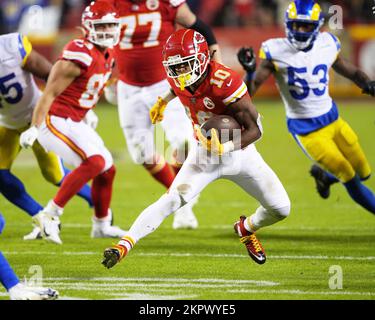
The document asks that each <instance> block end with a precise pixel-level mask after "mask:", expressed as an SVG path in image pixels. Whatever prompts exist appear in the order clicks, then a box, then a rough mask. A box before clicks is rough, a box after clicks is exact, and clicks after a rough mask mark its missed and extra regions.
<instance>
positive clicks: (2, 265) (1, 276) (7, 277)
mask: <svg viewBox="0 0 375 320" xmlns="http://www.w3.org/2000/svg"><path fill="white" fill-rule="evenodd" d="M4 224H5V220H4V218H3V216H2V215H1V213H0V234H1V232H2V231H3V229H4ZM0 282H1V284H2V285H3V286H4V288H5V289H6V290H7V291H8V293H9V296H10V299H11V300H54V299H57V298H58V296H59V293H58V292H57V291H56V290H53V289H51V288H40V287H31V286H27V285H25V284H22V283H20V280H19V279H18V277H17V275H16V274H15V272H14V271H13V269H12V267H11V266H10V264H9V263H8V261H7V260H6V259H5V257H4V256H3V254H2V253H1V251H0Z"/></svg>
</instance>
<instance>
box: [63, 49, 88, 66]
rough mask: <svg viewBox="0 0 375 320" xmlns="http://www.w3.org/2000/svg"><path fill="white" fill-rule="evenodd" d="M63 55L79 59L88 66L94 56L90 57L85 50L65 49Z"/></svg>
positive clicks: (71, 58) (65, 57)
mask: <svg viewBox="0 0 375 320" xmlns="http://www.w3.org/2000/svg"><path fill="white" fill-rule="evenodd" d="M62 57H63V58H64V59H67V60H77V61H79V62H81V63H83V64H84V65H85V66H88V67H89V66H90V65H91V63H92V57H90V56H89V55H88V54H87V53H84V52H76V51H69V50H64V52H63V55H62Z"/></svg>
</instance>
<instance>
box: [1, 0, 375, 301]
mask: <svg viewBox="0 0 375 320" xmlns="http://www.w3.org/2000/svg"><path fill="white" fill-rule="evenodd" d="M287 2H288V1H286V0H282V1H281V0H280V1H272V0H271V1H261V0H259V1H255V0H206V1H194V0H193V1H190V0H189V1H188V3H189V5H190V6H191V8H192V9H193V10H194V12H196V13H197V14H198V15H199V17H200V18H201V19H203V20H205V21H206V22H207V23H209V24H210V25H212V26H213V27H214V29H215V33H216V35H217V38H218V41H219V43H220V45H221V48H222V51H223V58H224V62H225V63H226V64H228V65H229V66H231V67H233V68H235V69H236V70H238V71H239V72H242V70H241V68H240V65H239V64H238V63H237V58H236V52H237V50H238V49H239V48H240V47H241V46H244V45H246V46H250V45H252V46H253V47H254V48H255V50H256V51H257V50H258V48H259V44H260V43H261V41H263V40H266V39H268V38H270V37H274V36H283V35H284V27H283V11H284V9H285V6H286V4H287ZM319 2H320V3H321V4H322V5H323V7H324V11H326V12H327V11H328V9H329V8H330V6H331V5H340V6H342V8H343V13H344V16H343V23H344V28H343V29H338V30H331V32H333V33H335V34H337V35H338V36H339V38H340V39H341V41H342V48H343V55H344V56H345V57H347V58H349V59H350V60H351V61H353V62H354V63H356V64H358V65H359V66H360V67H361V68H363V69H364V70H366V72H367V73H368V74H369V75H370V77H371V78H372V79H374V78H375V59H374V57H375V26H374V18H375V16H374V15H373V14H372V9H371V8H372V7H373V6H374V5H375V3H373V1H366V0H356V1H354V0H351V1H349V0H347V1H332V3H329V2H327V1H319ZM86 4H87V2H86V3H85V2H84V1H79V0H68V1H61V0H54V1H46V0H23V1H20V0H1V1H0V20H1V22H0V28H1V30H0V33H7V32H12V31H18V30H19V31H21V32H22V33H24V34H27V35H28V36H29V38H30V40H31V42H32V44H33V46H34V48H36V49H37V50H39V51H40V52H42V53H43V54H44V55H45V56H47V57H48V58H49V59H51V61H53V60H54V59H55V58H56V56H57V55H58V54H59V53H60V50H61V48H62V46H63V45H64V44H66V43H67V41H69V40H70V39H71V38H73V37H74V36H76V35H77V34H78V31H77V29H76V28H75V27H76V26H78V25H79V24H80V14H81V12H82V9H83V8H84V6H85V5H86ZM331 93H332V95H333V97H334V98H340V99H338V105H339V108H340V112H341V114H342V116H343V118H344V119H346V120H347V121H348V122H349V123H350V124H351V126H352V127H353V129H354V130H355V131H356V132H357V134H358V135H359V137H360V140H361V143H362V146H363V148H364V150H365V152H366V154H367V156H368V158H369V162H370V165H371V166H372V167H373V168H374V167H375V148H374V141H373V139H374V136H375V126H374V123H375V122H374V119H375V111H374V100H373V98H369V97H367V96H365V95H361V93H360V90H359V89H356V88H355V87H354V86H353V85H352V84H350V82H348V81H345V80H343V78H342V77H339V76H337V77H336V76H333V78H332V81H331ZM260 95H262V99H260ZM254 101H255V103H256V106H257V108H258V110H260V112H261V113H262V115H263V116H264V121H263V125H264V128H265V135H264V137H263V139H262V140H261V141H260V142H259V144H257V148H258V149H259V150H260V152H261V153H262V156H263V157H264V158H265V159H266V161H267V162H268V163H269V164H270V166H271V167H272V168H273V169H274V170H275V172H276V173H277V174H278V175H279V177H280V179H281V181H282V182H283V184H284V185H285V187H286V189H287V191H288V193H289V195H290V197H291V200H292V203H293V206H292V213H291V215H290V217H288V219H286V220H285V221H282V222H281V223H279V224H277V225H275V226H271V227H269V228H265V229H264V230H261V231H260V233H259V236H260V239H261V241H262V243H263V245H264V246H265V248H266V251H267V255H268V259H269V260H268V262H267V263H266V264H265V265H263V266H258V265H256V264H254V263H253V262H252V261H250V259H249V258H248V256H247V254H246V252H245V250H244V248H243V247H242V244H240V243H239V242H238V239H237V238H235V236H234V234H233V228H232V224H233V222H234V221H235V220H236V219H238V216H239V215H240V214H243V213H246V214H249V210H253V209H254V208H256V205H257V204H256V202H255V201H254V200H253V199H252V198H249V197H248V196H247V195H246V194H245V193H244V192H243V191H241V190H240V189H239V188H238V187H236V186H234V185H233V184H231V183H229V182H226V181H217V182H215V183H213V184H212V185H210V186H209V187H208V188H207V189H206V190H205V191H204V192H203V193H202V195H201V198H200V201H199V203H198V205H197V206H196V208H195V212H196V214H197V217H198V219H199V223H200V227H199V228H198V229H197V230H193V231H191V230H187V231H185V230H179V231H178V232H176V231H175V230H173V229H172V228H171V217H170V218H168V219H169V220H168V221H166V222H164V223H163V224H162V226H161V227H160V230H158V231H157V232H154V233H153V234H152V235H150V236H149V237H147V238H145V239H143V240H142V241H141V242H140V243H139V244H138V245H137V247H136V248H135V249H134V250H132V252H131V253H130V255H129V257H128V258H127V259H126V261H124V262H122V263H121V264H120V265H119V266H116V268H114V269H111V270H110V271H108V270H106V269H104V268H103V267H102V266H101V265H100V259H101V254H102V251H103V249H104V248H105V247H106V246H108V245H110V244H111V243H112V240H111V239H90V237H89V234H90V229H91V223H90V222H91V221H90V220H89V219H90V216H91V214H92V212H91V211H90V210H89V209H88V208H87V207H86V205H85V204H84V203H83V202H82V201H80V199H72V202H71V203H69V205H68V206H67V207H66V209H65V212H64V216H63V218H62V223H63V229H62V239H63V241H64V244H63V245H62V246H56V245H53V244H48V243H45V242H43V241H33V242H25V241H22V240H21V239H22V236H23V235H25V234H26V233H28V232H30V229H31V223H30V218H29V217H28V216H27V215H26V214H25V213H24V212H22V211H21V210H19V209H17V208H15V207H14V206H13V205H11V204H10V203H9V202H7V201H5V200H4V199H3V198H2V197H0V210H1V211H2V213H3V214H4V216H5V218H6V221H7V225H6V228H5V231H4V233H3V234H2V235H1V239H0V249H1V250H2V251H3V253H4V255H5V256H6V257H7V258H8V259H9V261H10V262H11V264H12V266H13V267H14V269H15V270H16V272H17V274H18V275H19V276H20V278H21V279H22V278H23V277H25V278H27V279H28V280H30V278H32V277H33V273H32V272H31V271H30V268H31V267H32V266H35V265H37V266H42V268H43V281H44V284H45V285H49V286H51V287H54V288H56V289H58V290H59V291H60V294H61V296H62V297H63V298H66V299H73V298H82V299H113V298H118V299H121V298H127V299H147V298H150V299H372V300H373V299H375V270H374V261H375V254H374V247H373V243H374V241H375V236H374V235H375V225H374V217H373V215H371V214H370V213H368V212H366V211H365V210H363V209H362V208H360V207H359V206H358V205H356V204H355V203H354V202H353V201H352V200H351V199H350V198H349V196H348V195H347V194H346V192H345V189H344V188H343V187H342V186H335V187H334V188H333V190H332V195H331V197H330V198H329V199H328V200H322V199H320V198H319V196H318V195H317V193H316V191H315V190H314V188H315V187H314V182H313V180H312V179H311V177H309V175H308V169H309V166H310V162H309V160H308V159H307V158H306V157H305V156H304V155H303V153H302V152H301V150H299V149H298V147H297V146H296V144H295V143H294V141H293V140H292V138H291V137H290V136H288V134H287V130H286V127H285V121H284V119H285V114H284V110H283V106H282V103H281V100H280V98H279V95H278V93H277V91H276V88H275V86H274V84H273V81H272V79H270V81H269V82H268V83H267V86H264V87H263V88H262V91H261V92H260V94H259V95H257V96H256V97H255V99H254ZM96 112H97V113H98V115H99V118H100V121H99V127H98V131H99V133H100V135H101V136H102V137H103V139H104V141H105V143H106V145H107V146H108V148H109V149H110V151H111V152H112V154H113V156H114V159H115V162H116V166H117V168H118V173H117V176H116V179H115V191H114V195H113V201H112V208H113V209H114V212H115V220H116V224H117V225H120V226H121V227H123V228H124V229H126V228H129V227H130V225H131V222H132V221H134V220H135V218H136V217H137V215H138V214H139V213H140V212H141V210H143V209H144V208H145V206H146V205H148V204H150V203H152V202H153V201H155V200H156V199H158V197H159V196H160V195H161V194H162V193H163V192H164V189H163V187H162V186H161V185H159V184H157V183H156V182H155V181H154V180H153V179H152V178H151V177H150V176H149V175H148V173H147V172H145V170H144V169H143V168H142V167H141V166H137V165H135V164H133V163H132V162H131V160H130V157H129V155H128V154H127V152H126V151H125V150H126V148H125V144H124V139H123V136H122V132H121V129H120V127H119V125H117V124H118V117H117V110H116V108H115V107H114V106H111V105H109V104H106V103H105V102H104V101H102V103H100V104H99V105H98V108H96ZM13 171H14V173H15V174H16V175H17V176H18V177H19V178H20V179H21V180H22V181H23V182H24V183H25V185H26V188H27V190H28V191H29V192H30V194H31V195H32V196H33V197H35V198H36V199H37V200H38V201H39V202H40V203H41V204H46V203H47V201H48V200H49V199H50V198H51V197H52V196H53V195H54V193H55V192H56V189H55V188H54V187H52V186H50V185H49V184H48V183H46V182H45V181H44V180H43V178H42V177H41V174H40V172H39V169H38V168H37V164H36V160H35V158H34V157H33V154H32V153H31V151H30V150H24V151H23V152H21V154H20V156H19V157H18V158H17V160H16V162H15V164H14V167H13ZM366 185H367V186H368V187H369V188H371V189H372V190H374V189H375V179H374V178H372V179H370V180H369V181H368V182H366ZM218 199H220V201H218ZM335 268H336V269H335ZM337 268H342V271H343V273H344V276H343V287H341V288H340V287H338V289H337V286H336V287H335V286H333V289H332V287H331V284H332V283H331V282H330V281H331V280H330V279H331V275H332V274H333V275H335V270H338V269H337ZM336 284H337V283H336ZM333 285H335V283H333ZM335 288H336V289H335ZM2 299H7V295H6V293H5V291H4V290H3V289H2V288H0V300H2Z"/></svg>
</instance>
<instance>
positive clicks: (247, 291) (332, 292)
mask: <svg viewBox="0 0 375 320" xmlns="http://www.w3.org/2000/svg"><path fill="white" fill-rule="evenodd" d="M227 292H229V293H268V294H269V293H273V294H294V295H304V294H305V295H349V296H352V295H358V296H375V292H357V291H340V290H332V291H302V290H282V289H281V290H273V289H271V290H264V289H235V290H228V291H227Z"/></svg>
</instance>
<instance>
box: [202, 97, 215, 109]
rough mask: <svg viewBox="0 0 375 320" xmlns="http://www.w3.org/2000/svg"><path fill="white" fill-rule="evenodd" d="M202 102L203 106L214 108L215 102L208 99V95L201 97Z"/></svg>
mask: <svg viewBox="0 0 375 320" xmlns="http://www.w3.org/2000/svg"><path fill="white" fill-rule="evenodd" d="M203 104H204V106H205V107H206V108H207V109H210V110H211V109H213V108H215V103H214V102H213V101H212V100H211V99H210V98H208V97H205V98H204V99H203Z"/></svg>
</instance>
